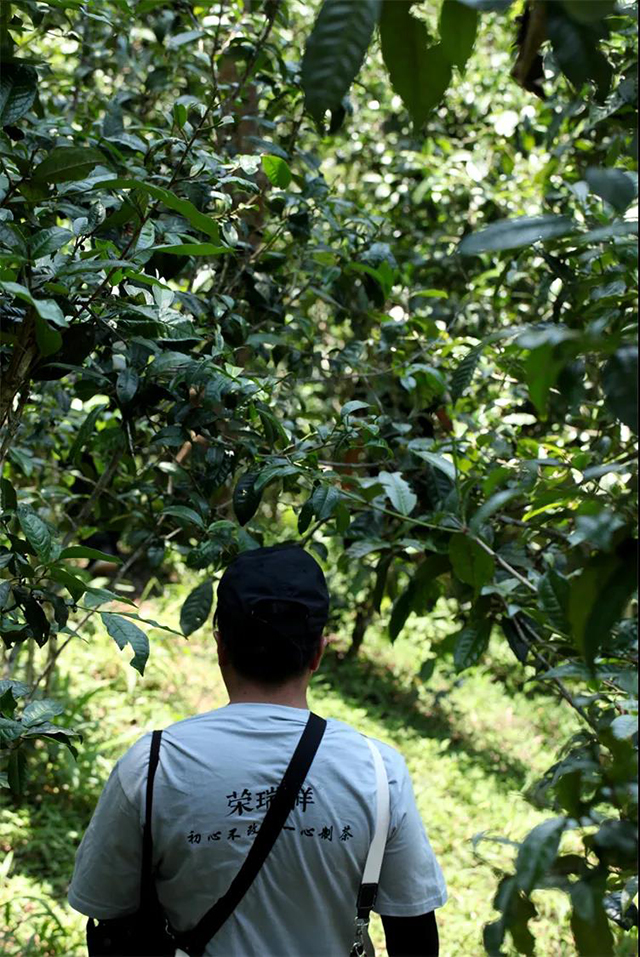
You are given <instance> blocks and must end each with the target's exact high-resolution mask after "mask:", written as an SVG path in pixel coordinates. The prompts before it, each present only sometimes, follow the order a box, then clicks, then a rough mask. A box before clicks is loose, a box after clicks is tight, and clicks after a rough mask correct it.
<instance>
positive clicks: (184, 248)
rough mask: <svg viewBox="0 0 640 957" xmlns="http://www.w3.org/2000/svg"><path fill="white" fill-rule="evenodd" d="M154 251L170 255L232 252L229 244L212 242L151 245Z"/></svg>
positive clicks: (216, 254)
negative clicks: (218, 244)
mask: <svg viewBox="0 0 640 957" xmlns="http://www.w3.org/2000/svg"><path fill="white" fill-rule="evenodd" d="M149 251H150V252H154V253H169V255H170V256H219V255H220V254H221V253H230V252H233V250H232V249H231V247H230V246H216V245H215V244H214V243H180V244H179V245H177V246H152V247H151V249H150V250H149Z"/></svg>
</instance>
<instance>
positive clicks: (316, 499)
mask: <svg viewBox="0 0 640 957" xmlns="http://www.w3.org/2000/svg"><path fill="white" fill-rule="evenodd" d="M310 501H311V504H312V506H313V510H314V513H315V516H316V518H317V519H318V521H321V520H322V521H323V520H324V519H327V518H329V517H330V516H331V515H332V514H333V511H334V509H335V507H336V505H337V504H338V502H339V501H340V492H339V491H338V489H337V488H335V487H334V486H333V485H319V486H318V488H317V489H315V490H314V491H313V494H312V495H311V500H310Z"/></svg>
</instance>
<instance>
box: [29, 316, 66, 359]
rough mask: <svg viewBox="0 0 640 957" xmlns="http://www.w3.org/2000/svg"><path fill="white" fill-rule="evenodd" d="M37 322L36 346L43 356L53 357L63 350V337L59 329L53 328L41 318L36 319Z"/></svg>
mask: <svg viewBox="0 0 640 957" xmlns="http://www.w3.org/2000/svg"><path fill="white" fill-rule="evenodd" d="M35 322H36V344H37V346H38V349H39V351H40V355H41V356H51V355H53V354H54V353H55V352H59V351H60V349H62V336H61V335H60V333H59V332H58V330H57V329H52V328H51V326H50V325H49V324H48V323H47V322H46V321H45V320H44V319H43V318H42V317H41V316H36V317H35Z"/></svg>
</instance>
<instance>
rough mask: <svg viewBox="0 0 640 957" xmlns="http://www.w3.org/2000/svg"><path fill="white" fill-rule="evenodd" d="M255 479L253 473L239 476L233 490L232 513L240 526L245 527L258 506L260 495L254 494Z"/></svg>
mask: <svg viewBox="0 0 640 957" xmlns="http://www.w3.org/2000/svg"><path fill="white" fill-rule="evenodd" d="M256 478H257V475H256V473H255V472H245V474H244V475H241V476H240V478H239V479H238V481H237V482H236V487H235V489H234V490H233V511H234V512H235V516H236V518H237V519H238V522H239V523H240V525H246V524H247V522H248V521H249V520H250V519H252V518H253V516H254V515H255V513H256V512H257V510H258V506H259V505H260V500H261V498H262V494H261V493H260V492H256V490H255V488H254V486H255V481H256Z"/></svg>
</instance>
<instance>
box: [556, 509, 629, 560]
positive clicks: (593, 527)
mask: <svg viewBox="0 0 640 957" xmlns="http://www.w3.org/2000/svg"><path fill="white" fill-rule="evenodd" d="M625 524H626V522H625V520H624V518H623V517H622V515H616V514H615V512H612V511H611V510H610V509H607V508H603V509H602V511H600V512H598V513H597V514H596V515H576V527H575V531H573V532H572V533H571V535H570V536H569V543H570V544H571V545H572V546H575V545H581V544H582V542H588V543H589V545H592V546H593V548H597V549H599V550H600V551H603V552H608V551H610V550H611V548H612V546H613V540H614V537H615V534H616V532H617V531H619V529H621V528H624V526H625Z"/></svg>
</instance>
